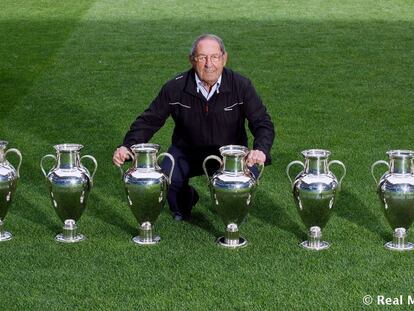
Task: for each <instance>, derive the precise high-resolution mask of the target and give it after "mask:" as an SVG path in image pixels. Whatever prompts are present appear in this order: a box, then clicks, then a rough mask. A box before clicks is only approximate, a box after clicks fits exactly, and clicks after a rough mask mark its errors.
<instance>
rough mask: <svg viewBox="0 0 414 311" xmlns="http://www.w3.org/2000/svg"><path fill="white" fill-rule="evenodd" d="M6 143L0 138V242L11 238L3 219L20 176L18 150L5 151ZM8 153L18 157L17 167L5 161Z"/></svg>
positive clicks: (20, 157)
mask: <svg viewBox="0 0 414 311" xmlns="http://www.w3.org/2000/svg"><path fill="white" fill-rule="evenodd" d="M7 144H8V143H7V141H4V140H0V242H1V241H8V240H10V239H11V238H12V234H11V233H10V232H7V231H3V221H4V218H5V217H6V214H7V212H8V210H9V208H10V205H11V203H12V200H13V196H14V193H15V192H16V187H17V180H18V179H19V177H20V173H19V171H20V165H21V164H22V155H21V153H20V151H19V150H17V149H14V148H12V149H8V150H7V151H6V146H7ZM9 153H15V154H17V156H18V157H19V164H18V165H17V169H15V168H14V167H13V165H11V164H10V163H9V161H7V159H6V157H7V154H9Z"/></svg>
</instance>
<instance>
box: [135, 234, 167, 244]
mask: <svg viewBox="0 0 414 311" xmlns="http://www.w3.org/2000/svg"><path fill="white" fill-rule="evenodd" d="M160 241H161V238H160V237H159V236H158V235H157V236H154V237H153V238H152V239H144V238H141V237H140V236H139V235H138V236H136V237H133V238H132V242H134V243H135V244H139V245H154V244H157V243H159V242H160Z"/></svg>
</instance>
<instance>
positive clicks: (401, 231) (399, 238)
mask: <svg viewBox="0 0 414 311" xmlns="http://www.w3.org/2000/svg"><path fill="white" fill-rule="evenodd" d="M406 237H407V230H405V228H397V229H395V231H394V239H393V241H392V242H388V243H385V244H384V247H385V248H386V249H389V250H392V251H399V252H404V251H412V250H414V244H413V243H410V242H406V241H405V238H406Z"/></svg>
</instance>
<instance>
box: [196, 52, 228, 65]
mask: <svg viewBox="0 0 414 311" xmlns="http://www.w3.org/2000/svg"><path fill="white" fill-rule="evenodd" d="M222 56H223V54H213V55H210V56H208V55H197V56H194V60H195V61H196V62H198V63H206V62H207V59H208V58H209V57H210V61H211V62H212V63H217V62H218V61H219V60H220V59H221V57H222Z"/></svg>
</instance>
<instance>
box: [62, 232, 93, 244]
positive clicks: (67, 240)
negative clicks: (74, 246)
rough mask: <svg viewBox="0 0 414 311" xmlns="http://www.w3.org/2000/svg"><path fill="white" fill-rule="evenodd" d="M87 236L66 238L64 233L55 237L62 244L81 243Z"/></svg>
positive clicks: (79, 235) (78, 235) (80, 235)
mask: <svg viewBox="0 0 414 311" xmlns="http://www.w3.org/2000/svg"><path fill="white" fill-rule="evenodd" d="M85 239H86V238H85V236H84V235H83V234H77V235H75V236H72V237H66V236H64V235H63V233H60V234H58V235H57V236H55V240H56V241H58V242H60V243H77V242H80V241H83V240H85Z"/></svg>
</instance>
